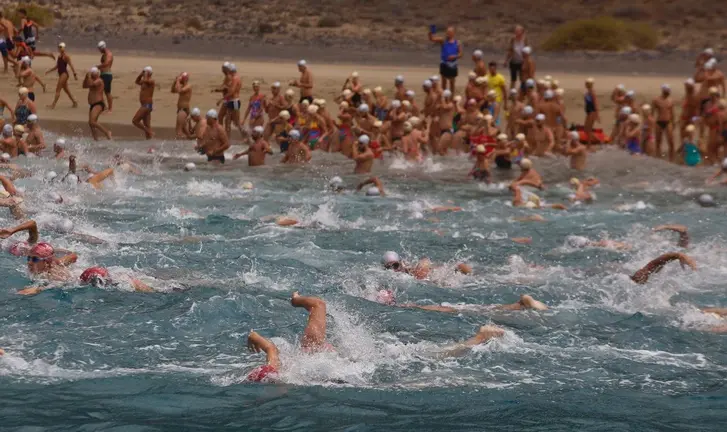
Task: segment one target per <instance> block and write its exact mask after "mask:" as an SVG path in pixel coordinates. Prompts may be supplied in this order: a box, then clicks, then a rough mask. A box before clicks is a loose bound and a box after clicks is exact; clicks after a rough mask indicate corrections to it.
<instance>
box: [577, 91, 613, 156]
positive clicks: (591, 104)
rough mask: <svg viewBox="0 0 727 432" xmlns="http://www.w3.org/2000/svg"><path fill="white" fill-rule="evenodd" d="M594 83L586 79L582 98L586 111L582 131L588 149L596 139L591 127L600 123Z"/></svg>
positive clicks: (599, 110)
mask: <svg viewBox="0 0 727 432" xmlns="http://www.w3.org/2000/svg"><path fill="white" fill-rule="evenodd" d="M595 82H596V81H595V80H594V79H593V78H588V79H586V92H585V95H584V96H583V100H584V104H583V105H584V108H585V111H586V119H585V121H584V122H583V131H584V132H585V133H586V145H587V146H588V148H590V147H591V145H592V144H593V143H594V142H595V141H596V137H595V136H594V135H593V126H595V124H596V122H598V121H601V109H600V107H599V105H598V97H597V96H596V91H595V90H594V87H593V86H594V84H595ZM617 118H618V117H617Z"/></svg>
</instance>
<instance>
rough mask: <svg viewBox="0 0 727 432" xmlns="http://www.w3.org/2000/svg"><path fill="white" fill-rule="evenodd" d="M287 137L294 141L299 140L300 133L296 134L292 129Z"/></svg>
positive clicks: (296, 131)
mask: <svg viewBox="0 0 727 432" xmlns="http://www.w3.org/2000/svg"><path fill="white" fill-rule="evenodd" d="M288 136H290V137H291V138H292V139H294V140H298V139H300V132H298V130H297V129H293V130H292V131H290V132H289V133H288Z"/></svg>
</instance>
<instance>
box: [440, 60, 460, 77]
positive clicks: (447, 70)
mask: <svg viewBox="0 0 727 432" xmlns="http://www.w3.org/2000/svg"><path fill="white" fill-rule="evenodd" d="M458 73H459V71H458V70H457V63H453V62H447V63H440V65H439V74H440V75H442V76H443V77H445V78H457V75H458Z"/></svg>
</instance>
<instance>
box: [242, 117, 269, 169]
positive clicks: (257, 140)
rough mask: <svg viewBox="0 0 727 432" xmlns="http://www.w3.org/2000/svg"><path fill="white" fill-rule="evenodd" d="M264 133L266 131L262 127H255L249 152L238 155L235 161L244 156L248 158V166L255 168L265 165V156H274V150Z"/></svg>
mask: <svg viewBox="0 0 727 432" xmlns="http://www.w3.org/2000/svg"><path fill="white" fill-rule="evenodd" d="M264 133H265V129H264V128H263V127H262V126H255V127H254V128H252V139H253V143H252V144H251V145H250V147H248V149H247V150H245V151H243V152H242V153H237V154H236V155H235V156H234V158H233V159H235V160H237V159H239V158H241V157H242V156H247V164H248V166H251V167H253V166H260V165H265V156H266V155H272V154H273V150H272V149H271V148H270V144H269V143H268V142H267V141H266V140H265V138H264V137H263V135H264Z"/></svg>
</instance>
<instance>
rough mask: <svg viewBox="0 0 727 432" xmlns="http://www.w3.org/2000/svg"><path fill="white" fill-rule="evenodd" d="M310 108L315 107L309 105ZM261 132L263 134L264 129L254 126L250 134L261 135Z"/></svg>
mask: <svg viewBox="0 0 727 432" xmlns="http://www.w3.org/2000/svg"><path fill="white" fill-rule="evenodd" d="M311 106H315V105H311ZM263 132H265V128H264V127H262V126H255V127H254V128H252V133H254V134H257V135H262V134H263Z"/></svg>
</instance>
